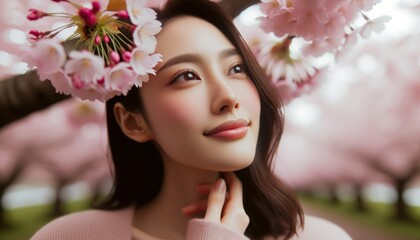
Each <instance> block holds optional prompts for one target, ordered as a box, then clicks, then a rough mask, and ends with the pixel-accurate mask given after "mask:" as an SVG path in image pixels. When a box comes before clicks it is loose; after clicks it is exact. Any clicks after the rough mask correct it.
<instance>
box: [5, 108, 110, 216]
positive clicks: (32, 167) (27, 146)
mask: <svg viewBox="0 0 420 240" xmlns="http://www.w3.org/2000/svg"><path fill="white" fill-rule="evenodd" d="M104 124H105V122H104V106H103V104H93V103H91V104H89V103H84V102H80V101H75V100H71V101H65V102H62V103H60V104H57V105H55V106H53V107H51V108H48V109H46V110H44V111H41V112H37V113H36V114H32V115H31V116H29V117H27V118H25V119H22V120H21V121H18V122H16V123H13V124H11V125H9V126H7V127H6V128H4V129H2V131H0V154H1V158H0V164H1V168H0V170H1V172H2V174H1V175H0V176H2V177H1V179H0V181H1V184H0V185H1V188H0V190H1V191H0V193H1V194H4V192H5V191H6V190H7V188H8V187H10V186H11V185H12V184H16V183H17V181H18V182H19V183H28V182H34V181H35V182H40V179H44V181H47V182H55V183H56V184H54V186H55V189H56V198H55V201H54V203H55V204H54V208H53V211H52V212H53V214H54V215H58V214H60V213H61V212H62V210H61V208H62V204H61V202H62V198H61V197H62V194H61V192H62V189H63V187H64V186H66V185H68V184H70V183H74V182H77V181H82V180H89V182H92V185H93V183H96V182H97V181H99V179H105V178H107V177H109V173H110V172H109V166H108V162H107V150H106V149H107V146H106V142H107V136H106V133H105V131H104V130H105V129H104V126H105V125H104ZM37 169H38V170H39V169H44V171H43V172H41V174H39V173H38V174H36V173H35V174H34V172H39V171H37ZM45 174H47V175H48V176H49V177H48V178H47V179H45V176H42V175H45ZM87 174H88V175H89V176H88V177H86V175H87ZM41 181H42V180H41ZM2 196H3V195H0V197H2ZM0 210H1V208H0ZM0 216H1V213H0ZM0 219H1V218H0Z"/></svg>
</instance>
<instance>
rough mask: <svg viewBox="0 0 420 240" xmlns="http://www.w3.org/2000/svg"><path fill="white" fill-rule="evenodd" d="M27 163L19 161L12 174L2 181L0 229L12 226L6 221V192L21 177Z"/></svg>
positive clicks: (0, 185)
mask: <svg viewBox="0 0 420 240" xmlns="http://www.w3.org/2000/svg"><path fill="white" fill-rule="evenodd" d="M26 165H27V164H26V162H23V161H22V162H19V163H18V164H17V165H16V167H15V168H14V169H12V170H11V171H12V172H11V174H10V175H9V176H8V177H7V178H6V179H4V180H3V181H1V182H0V229H2V228H7V227H9V226H10V224H9V223H7V221H6V218H5V213H6V210H5V209H4V206H3V204H2V199H3V197H4V194H5V193H6V190H7V188H9V187H10V186H11V185H12V184H13V183H14V182H15V181H16V179H18V178H19V176H20V175H21V173H22V172H23V170H24V168H25V167H26Z"/></svg>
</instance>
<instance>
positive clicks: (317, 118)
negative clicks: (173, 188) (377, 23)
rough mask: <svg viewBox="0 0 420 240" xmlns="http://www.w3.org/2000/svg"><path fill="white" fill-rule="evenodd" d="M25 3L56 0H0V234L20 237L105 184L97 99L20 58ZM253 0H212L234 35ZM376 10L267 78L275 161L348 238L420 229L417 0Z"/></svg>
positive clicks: (250, 18)
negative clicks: (281, 113)
mask: <svg viewBox="0 0 420 240" xmlns="http://www.w3.org/2000/svg"><path fill="white" fill-rule="evenodd" d="M51 2H52V1H51ZM362 2H363V1H362ZM28 3H30V4H31V6H32V7H38V8H42V9H52V11H53V10H57V9H55V8H56V7H57V6H56V5H54V4H53V3H49V2H48V3H47V2H46V1H37V0H25V1H7V0H0V5H1V6H2V8H0V79H2V80H0V114H1V115H0V123H1V125H0V200H1V201H0V239H13V240H21V239H28V238H29V237H30V236H31V235H32V234H33V233H34V231H36V230H37V229H38V228H40V227H41V226H42V225H44V224H45V223H46V222H48V221H50V220H51V219H53V218H55V217H58V216H60V215H62V214H66V213H69V212H73V211H79V210H83V209H87V208H90V207H92V203H94V202H97V201H98V200H100V199H101V198H102V197H103V196H105V195H106V193H107V192H108V191H109V189H110V187H111V184H112V183H111V174H110V169H111V166H110V162H109V159H108V152H107V133H106V130H105V126H106V123H105V119H104V114H105V112H104V105H103V104H102V103H99V102H87V101H80V100H76V99H70V98H67V97H65V96H58V94H55V93H54V90H52V89H51V86H50V85H48V83H47V82H42V83H41V82H40V81H39V80H37V79H36V75H33V74H31V73H30V72H29V73H28V72H27V71H28V67H27V65H26V64H25V63H24V62H21V60H20V53H21V47H20V46H21V45H22V44H24V43H25V42H26V41H27V40H26V39H27V38H26V35H27V34H26V33H27V32H28V31H29V30H31V29H33V25H32V26H31V27H29V26H28V24H27V20H26V14H27V10H28ZM228 3H231V4H232V5H229V4H228ZM254 3H256V1H242V2H241V1H228V0H225V1H221V4H224V6H225V7H226V8H227V9H228V10H229V9H230V10H231V12H232V11H233V10H232V9H235V10H236V13H235V14H234V15H237V16H238V17H237V18H236V20H235V21H236V23H237V24H238V26H239V28H240V29H242V31H243V34H244V36H245V38H246V39H252V36H251V37H250V38H247V36H246V35H247V34H248V33H247V32H246V30H247V29H248V30H249V29H251V28H252V27H253V26H254V22H255V18H257V17H258V16H260V15H261V13H260V12H259V7H258V6H251V5H252V4H254ZM235 4H236V5H235ZM238 6H239V9H242V10H243V11H240V12H237V9H238ZM248 6H251V7H249V8H248ZM382 15H388V16H391V20H390V21H389V22H387V23H386V24H385V26H386V27H385V29H384V30H383V31H381V32H380V33H379V32H378V33H372V36H370V37H369V38H368V39H359V40H358V41H357V43H356V44H355V45H354V46H352V47H351V48H349V49H346V50H345V51H341V52H339V53H335V54H325V55H323V56H322V57H318V58H312V59H310V61H311V62H312V64H313V65H314V66H318V67H317V69H320V71H319V73H320V74H315V75H314V76H311V79H310V81H309V82H310V84H306V85H305V87H304V88H302V87H300V86H301V85H299V84H297V86H298V87H300V88H294V89H292V88H291V87H290V86H287V88H285V86H284V85H281V86H278V89H279V91H280V93H281V94H282V96H283V98H284V102H285V116H286V124H285V130H284V134H283V137H282V141H281V144H280V146H279V151H278V154H277V161H276V164H275V171H276V174H277V175H278V176H279V177H280V178H282V179H284V180H285V181H287V182H288V183H289V184H290V185H291V186H292V187H293V188H294V189H295V190H296V192H297V193H298V194H299V197H300V199H301V201H302V204H303V207H304V209H305V211H306V213H307V214H312V215H317V216H321V217H323V218H326V219H329V220H331V221H333V222H336V223H337V224H338V225H340V226H341V227H343V228H344V229H345V230H346V231H348V232H349V233H350V235H352V237H353V238H354V239H361V240H363V239H381V240H400V239H408V240H410V239H420V45H419V44H420V28H419V27H418V26H419V24H420V1H419V0H383V1H382V2H380V3H378V4H377V5H375V6H374V8H373V9H372V11H370V12H369V17H372V18H373V17H375V16H382ZM55 24H59V23H55ZM48 27H49V26H44V25H42V23H39V25H37V28H39V29H47V28H48ZM254 35H255V33H254ZM248 41H251V40H248ZM249 43H250V45H251V46H252V42H249ZM296 46H299V42H298V43H295V44H294V45H290V46H289V47H290V49H291V51H293V48H297V47H296ZM297 49H298V48H297ZM295 51H299V50H295ZM321 69H322V71H321ZM38 82H39V83H38Z"/></svg>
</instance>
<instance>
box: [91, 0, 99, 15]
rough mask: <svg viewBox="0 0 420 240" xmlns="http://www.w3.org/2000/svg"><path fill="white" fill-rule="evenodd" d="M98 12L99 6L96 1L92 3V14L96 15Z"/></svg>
mask: <svg viewBox="0 0 420 240" xmlns="http://www.w3.org/2000/svg"><path fill="white" fill-rule="evenodd" d="M99 10H101V4H100V3H99V2H97V1H94V2H92V12H93V13H97V12H98V11H99Z"/></svg>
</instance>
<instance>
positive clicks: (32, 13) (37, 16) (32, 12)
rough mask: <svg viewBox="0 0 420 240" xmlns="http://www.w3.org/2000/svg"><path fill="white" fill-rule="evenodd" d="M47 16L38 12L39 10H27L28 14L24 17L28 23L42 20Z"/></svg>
mask: <svg viewBox="0 0 420 240" xmlns="http://www.w3.org/2000/svg"><path fill="white" fill-rule="evenodd" d="M47 15H48V14H46V13H44V12H42V11H40V10H37V9H33V8H31V9H29V14H28V15H27V16H26V18H27V19H28V20H30V21H35V20H38V19H40V18H43V17H45V16H47Z"/></svg>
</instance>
